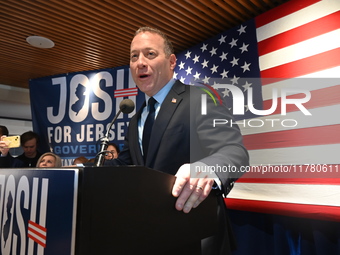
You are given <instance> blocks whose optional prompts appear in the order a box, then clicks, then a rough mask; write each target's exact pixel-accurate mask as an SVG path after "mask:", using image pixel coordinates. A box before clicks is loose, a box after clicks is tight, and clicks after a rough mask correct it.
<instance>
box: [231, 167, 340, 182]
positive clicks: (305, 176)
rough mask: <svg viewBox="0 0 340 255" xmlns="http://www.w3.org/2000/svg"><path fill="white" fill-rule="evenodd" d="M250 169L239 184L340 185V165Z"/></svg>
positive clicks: (239, 180) (240, 179)
mask: <svg viewBox="0 0 340 255" xmlns="http://www.w3.org/2000/svg"><path fill="white" fill-rule="evenodd" d="M265 167H266V168H265ZM250 169H251V171H250V170H249V172H247V173H244V174H243V175H242V177H241V178H239V179H238V180H237V182H238V183H271V184H320V185H321V184H322V185H323V184H325V185H339V184H340V178H339V175H340V165H337V164H302V165H301V164H300V165H295V164H291V165H270V167H269V165H263V166H252V167H251V168H250Z"/></svg>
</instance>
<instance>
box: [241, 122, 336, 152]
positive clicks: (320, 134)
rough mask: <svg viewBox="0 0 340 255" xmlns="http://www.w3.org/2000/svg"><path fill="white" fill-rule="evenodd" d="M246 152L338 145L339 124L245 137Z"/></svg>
mask: <svg viewBox="0 0 340 255" xmlns="http://www.w3.org/2000/svg"><path fill="white" fill-rule="evenodd" d="M243 140H244V144H245V146H246V148H247V149H248V150H258V149H272V148H285V147H295V146H308V145H321V144H336V143H340V124H338V125H330V126H320V127H311V128H304V129H293V130H285V131H278V132H268V133H262V134H254V135H246V136H244V137H243Z"/></svg>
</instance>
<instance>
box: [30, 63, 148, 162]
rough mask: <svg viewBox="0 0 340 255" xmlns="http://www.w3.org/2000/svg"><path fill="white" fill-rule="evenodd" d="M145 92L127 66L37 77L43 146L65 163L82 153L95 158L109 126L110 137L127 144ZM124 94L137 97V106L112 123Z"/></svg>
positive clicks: (35, 105) (35, 101)
mask: <svg viewBox="0 0 340 255" xmlns="http://www.w3.org/2000/svg"><path fill="white" fill-rule="evenodd" d="M139 92H140V91H139V90H138V89H137V87H136V84H135V83H134V81H133V79H132V77H131V73H130V70H129V68H128V67H127V66H126V67H121V68H109V69H101V70H94V71H86V72H78V73H67V74H60V75H55V76H50V77H43V78H38V79H33V80H31V81H30V98H31V108H32V121H33V130H34V132H36V133H38V134H39V136H40V143H39V146H45V148H44V149H45V150H46V151H53V152H54V153H56V154H58V155H59V156H60V157H61V158H62V161H63V166H68V165H72V163H73V160H74V159H75V158H77V157H79V156H84V157H86V158H88V159H91V158H94V157H95V156H96V154H97V153H98V151H99V150H98V149H99V145H100V142H101V139H102V138H103V137H104V135H105V134H106V132H107V130H109V137H108V139H109V141H110V142H113V143H116V144H117V145H119V146H120V147H122V146H123V142H124V139H125V135H126V132H127V127H128V124H129V121H130V118H131V117H132V116H133V115H134V114H135V112H136V109H139V107H140V105H141V104H142V103H143V102H144V100H145V96H144V94H143V93H139ZM124 99H131V100H132V101H133V102H134V103H135V105H136V108H135V110H134V111H133V112H131V113H130V114H123V113H122V114H120V115H119V116H118V118H117V120H116V122H115V123H114V124H113V125H112V126H111V127H110V124H111V121H112V120H113V119H114V117H115V115H116V113H117V112H118V111H119V106H120V103H121V102H122V100H124Z"/></svg>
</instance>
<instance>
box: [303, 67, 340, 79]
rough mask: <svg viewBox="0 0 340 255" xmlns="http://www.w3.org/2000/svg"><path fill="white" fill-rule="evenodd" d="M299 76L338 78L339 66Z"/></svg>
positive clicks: (339, 76)
mask: <svg viewBox="0 0 340 255" xmlns="http://www.w3.org/2000/svg"><path fill="white" fill-rule="evenodd" d="M299 78H340V67H339V66H336V67H333V68H329V69H326V70H322V71H319V72H315V73H310V74H306V75H302V76H299Z"/></svg>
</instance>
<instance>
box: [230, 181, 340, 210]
mask: <svg viewBox="0 0 340 255" xmlns="http://www.w3.org/2000/svg"><path fill="white" fill-rule="evenodd" d="M339 195H340V186H339V185H314V184H313V185H306V184H270V183H269V184H267V183H238V182H236V183H235V185H234V188H233V189H232V190H231V192H230V193H229V194H228V198H237V199H249V200H260V201H268V202H282V203H296V204H311V205H325V206H340V199H339Z"/></svg>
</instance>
